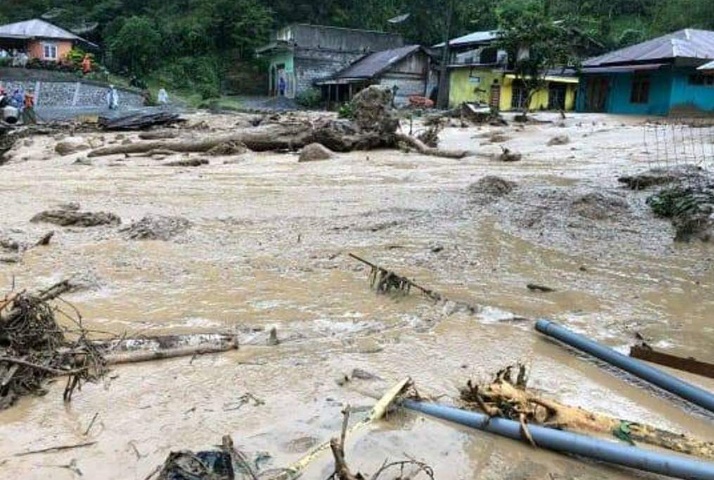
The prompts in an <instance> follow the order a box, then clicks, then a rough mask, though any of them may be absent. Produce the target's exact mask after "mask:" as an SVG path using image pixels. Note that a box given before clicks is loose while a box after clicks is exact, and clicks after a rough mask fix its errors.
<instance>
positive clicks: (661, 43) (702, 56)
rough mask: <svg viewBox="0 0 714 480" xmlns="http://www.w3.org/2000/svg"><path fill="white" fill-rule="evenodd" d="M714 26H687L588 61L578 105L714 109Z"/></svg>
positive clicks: (650, 111) (665, 111) (625, 109)
mask: <svg viewBox="0 0 714 480" xmlns="http://www.w3.org/2000/svg"><path fill="white" fill-rule="evenodd" d="M712 60H714V32H711V31H707V30H694V29H685V30H680V31H678V32H674V33H671V34H669V35H665V36H662V37H658V38H655V39H652V40H648V41H646V42H643V43H639V44H637V45H633V46H631V47H627V48H623V49H621V50H616V51H614V52H610V53H606V54H605V55H601V56H599V57H595V58H591V59H589V60H587V61H585V62H584V63H583V66H582V72H581V80H580V87H579V89H578V96H577V101H576V109H577V110H578V111H580V112H608V113H622V114H632V115H670V114H688V113H697V112H710V113H712V114H714V69H712V68H711V62H712Z"/></svg>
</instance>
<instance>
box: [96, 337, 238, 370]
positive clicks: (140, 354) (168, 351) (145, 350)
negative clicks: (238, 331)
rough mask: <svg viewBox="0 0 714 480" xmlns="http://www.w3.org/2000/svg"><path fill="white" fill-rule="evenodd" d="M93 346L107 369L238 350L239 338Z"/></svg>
mask: <svg viewBox="0 0 714 480" xmlns="http://www.w3.org/2000/svg"><path fill="white" fill-rule="evenodd" d="M94 345H95V346H96V347H98V348H100V349H101V350H102V351H104V352H106V354H105V359H106V362H107V365H118V364H123V363H138V362H149V361H154V360H163V359H167V358H178V357H190V356H194V355H207V354H211V353H223V352H227V351H230V350H237V349H238V346H239V345H238V338H237V337H236V336H234V335H230V334H223V333H204V334H192V335H160V336H154V337H142V338H128V339H127V338H125V339H120V340H112V341H109V342H95V343H94Z"/></svg>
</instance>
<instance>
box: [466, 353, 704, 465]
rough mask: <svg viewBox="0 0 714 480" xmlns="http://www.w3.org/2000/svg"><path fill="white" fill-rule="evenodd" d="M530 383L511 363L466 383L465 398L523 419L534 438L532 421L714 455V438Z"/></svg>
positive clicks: (492, 413)
mask: <svg viewBox="0 0 714 480" xmlns="http://www.w3.org/2000/svg"><path fill="white" fill-rule="evenodd" d="M527 383H528V372H527V369H526V367H525V366H524V365H521V364H518V365H514V366H509V367H507V368H504V369H503V370H501V371H500V372H498V373H497V374H496V375H495V378H494V380H493V381H492V382H491V383H489V384H486V385H475V384H473V383H472V382H471V381H468V382H467V384H466V387H465V388H463V389H461V400H462V401H463V402H464V403H465V406H466V408H471V409H478V410H481V411H483V412H484V413H486V414H487V415H489V416H491V417H504V418H508V419H511V420H516V421H519V422H520V423H521V425H522V432H523V435H524V437H525V438H526V439H528V440H531V441H532V439H530V438H529V434H528V429H527V427H526V425H527V424H529V423H532V424H537V425H542V426H545V427H550V428H557V429H559V430H569V431H573V432H578V433H584V434H591V435H592V434H594V435H603V434H604V435H614V436H615V437H617V438H619V439H620V440H623V441H626V442H628V443H630V444H633V445H634V443H635V442H641V443H647V444H650V445H655V446H658V447H661V448H666V449H668V450H672V451H675V452H679V453H686V454H690V455H696V456H699V457H703V458H707V459H712V458H714V442H705V441H702V440H699V439H696V438H691V437H687V436H685V435H683V434H678V433H673V432H669V431H666V430H662V429H659V428H656V427H653V426H650V425H645V424H641V423H636V422H630V421H627V420H621V419H618V418H613V417H609V416H607V415H602V414H599V413H594V412H589V411H587V410H585V409H583V408H578V407H571V406H568V405H564V404H562V403H559V402H556V401H554V400H550V399H546V398H542V397H539V396H538V395H537V394H535V393H534V392H532V391H530V390H528V389H527Z"/></svg>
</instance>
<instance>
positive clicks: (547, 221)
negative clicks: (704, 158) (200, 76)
mask: <svg viewBox="0 0 714 480" xmlns="http://www.w3.org/2000/svg"><path fill="white" fill-rule="evenodd" d="M540 117H541V118H545V119H548V118H549V117H548V116H547V115H540ZM552 119H553V120H554V122H553V123H547V124H529V125H527V126H525V127H522V126H518V125H516V126H509V127H490V126H486V127H481V128H479V127H468V128H460V127H449V128H447V129H446V130H445V131H444V132H442V134H441V139H442V142H441V146H443V147H446V148H467V149H471V150H474V151H475V152H476V153H477V155H474V156H470V157H467V158H465V159H462V160H449V159H441V158H434V157H425V156H421V155H418V154H416V153H404V152H400V151H378V152H353V153H349V154H339V155H338V156H337V158H336V159H333V160H328V161H321V162H310V163H298V162H297V155H296V154H292V153H285V154H275V153H271V154H267V153H266V154H256V153H247V154H243V155H239V156H227V157H205V156H203V155H197V154H192V155H191V156H190V157H191V158H194V157H195V158H204V157H205V158H208V160H209V162H210V163H209V164H208V165H202V166H199V167H177V166H166V165H164V163H166V162H170V161H174V160H179V159H185V156H184V155H175V156H172V157H168V158H164V159H161V160H157V159H156V158H148V157H131V158H126V157H125V156H123V155H118V156H111V157H102V158H87V150H80V151H78V152H77V153H71V154H68V155H65V156H60V155H58V154H57V153H55V146H56V144H57V142H58V141H61V140H65V139H63V138H60V137H59V136H56V137H52V136H37V137H33V138H30V139H27V140H23V141H22V142H21V144H20V145H19V146H18V147H17V148H16V149H15V150H14V151H13V152H11V158H12V160H11V161H10V162H9V163H7V164H6V165H4V166H2V167H0V172H1V173H2V175H0V191H2V195H1V196H0V216H1V217H0V218H2V224H0V228H1V230H2V231H1V232H0V233H1V234H2V236H3V237H8V238H12V239H14V240H16V241H25V242H33V241H36V240H37V239H38V238H39V237H41V236H42V235H43V234H44V233H46V232H47V231H48V230H55V231H56V234H55V236H54V238H53V239H52V242H51V244H50V246H48V247H42V248H33V249H30V250H28V251H26V252H25V253H24V254H22V255H21V256H17V255H14V254H12V255H11V254H3V258H5V259H6V261H7V262H10V263H1V264H0V279H1V280H0V282H2V283H1V284H0V287H1V288H2V289H4V290H5V291H8V290H10V288H11V287H12V285H13V284H14V285H16V286H18V287H20V288H36V287H42V286H46V285H49V284H51V283H52V282H54V281H57V280H60V279H62V278H66V277H70V276H74V277H75V278H76V279H78V280H80V281H81V284H82V286H83V288H82V289H80V290H78V291H77V292H76V293H74V294H71V295H69V296H67V300H69V301H71V302H72V303H73V304H74V305H75V306H76V307H77V308H78V309H79V310H80V311H81V312H82V315H83V317H84V319H85V322H86V324H87V325H89V326H91V328H93V329H95V330H98V331H102V332H109V333H114V334H121V333H123V332H129V333H130V334H136V333H183V332H196V331H215V330H221V331H226V330H227V331H235V332H238V333H239V335H240V337H241V340H242V343H243V344H244V345H243V346H242V348H241V349H240V350H239V351H236V352H231V353H226V354H221V355H215V356H205V357H200V358H196V359H194V360H191V359H188V358H186V359H176V360H166V361H163V362H156V363H147V364H141V365H131V366H123V367H119V368H115V369H113V371H112V373H111V374H110V375H109V376H108V377H107V378H106V379H105V380H104V381H103V382H101V383H99V384H90V385H85V386H84V387H83V388H82V391H81V392H77V393H76V394H75V396H74V399H73V401H72V403H71V404H69V405H64V404H63V403H62V395H61V391H62V388H63V384H62V382H58V383H57V384H55V385H52V386H51V388H50V389H49V393H48V394H47V395H46V396H44V397H42V398H29V399H25V400H23V401H22V402H21V403H20V404H19V406H17V407H15V408H13V409H10V410H7V411H4V412H0V435H1V436H2V438H3V441H2V442H1V443H0V466H1V468H2V471H3V473H5V474H6V476H7V477H8V478H10V477H12V478H23V479H35V478H36V479H40V478H43V479H44V478H57V479H65V478H67V479H70V478H77V477H78V474H77V472H76V470H73V469H71V468H66V466H67V465H70V462H72V461H73V460H76V461H75V463H74V464H72V465H74V466H75V468H77V469H79V470H80V471H81V472H82V474H83V476H84V478H102V479H143V478H145V477H146V476H147V475H148V474H149V473H150V472H151V471H152V470H153V469H154V467H155V466H156V465H158V464H160V463H162V461H163V459H164V458H165V456H166V455H167V453H168V452H169V451H171V450H177V449H183V448H191V449H201V448H205V447H208V446H211V445H214V444H216V443H218V442H219V440H220V437H221V436H222V435H224V434H230V435H232V437H233V439H234V441H235V443H236V445H238V446H240V447H242V448H243V449H244V450H246V451H247V452H249V453H252V454H255V453H256V452H260V451H264V452H268V453H269V455H270V459H269V462H268V463H267V464H266V465H267V466H269V467H280V466H285V465H288V464H289V463H291V462H293V461H295V460H297V459H299V458H300V457H301V456H302V455H303V454H304V453H305V452H306V451H308V450H309V449H310V448H311V447H312V446H313V445H315V444H317V443H320V442H322V441H324V440H327V439H329V438H330V437H331V436H333V435H335V434H336V432H338V431H339V428H340V423H341V415H340V410H341V408H342V405H343V403H345V402H349V403H350V404H351V405H353V406H367V405H370V404H371V403H372V402H373V399H372V398H370V397H369V396H367V395H365V394H364V392H365V391H369V392H373V393H379V392H382V391H384V390H386V388H388V386H389V385H391V384H393V383H394V382H395V381H397V380H399V379H401V378H403V377H405V376H411V377H412V378H413V379H414V380H415V381H416V384H417V386H419V387H420V390H421V391H423V392H426V393H430V394H435V395H447V396H448V397H451V398H455V397H456V396H457V394H458V390H457V389H458V387H459V386H460V385H462V384H464V383H465V381H466V380H467V379H468V378H474V379H477V380H486V379H487V378H488V377H489V375H490V374H491V373H492V372H494V371H496V370H498V369H500V368H502V367H504V366H506V365H508V364H510V363H513V362H515V361H518V360H525V361H528V362H530V363H531V364H532V375H531V379H532V380H531V381H532V385H533V386H534V387H536V388H538V389H540V390H542V392H543V394H544V395H546V396H552V397H555V398H557V399H559V400H561V401H563V402H565V403H569V404H573V405H579V406H583V407H587V408H589V409H592V410H596V411H599V412H602V413H606V414H610V415H613V416H616V417H619V418H627V419H630V420H635V421H643V422H648V423H652V424H655V425H657V426H661V427H665V428H668V429H671V430H676V431H681V432H686V433H689V434H692V435H696V436H700V437H704V438H706V439H709V440H711V439H712V438H714V425H713V424H712V422H711V420H712V419H711V417H707V416H706V415H705V414H704V413H702V412H701V411H695V410H693V409H692V408H691V407H689V406H687V405H686V404H684V403H683V402H681V401H678V400H676V399H673V398H671V397H666V396H664V395H663V394H661V393H658V392H654V391H652V390H651V389H649V388H647V387H645V386H644V385H642V384H637V383H634V382H633V381H632V379H630V378H627V379H623V378H619V377H618V376H617V375H616V374H614V373H613V372H611V371H608V370H607V369H603V368H602V366H598V365H597V364H595V363H594V362H593V361H591V360H589V359H587V358H585V357H580V356H578V355H576V354H575V353H573V352H570V351H568V350H566V349H564V348H563V347H562V346H559V345H557V344H555V343H553V342H551V341H549V340H546V339H544V338H543V337H541V336H539V335H538V334H537V333H535V332H534V330H533V324H532V322H530V321H527V320H520V321H514V320H513V318H514V316H516V317H526V318H540V317H547V318H550V319H554V320H556V321H558V322H561V323H563V324H565V325H567V326H569V327H570V328H572V329H574V330H577V331H579V332H582V333H585V334H587V335H589V336H591V337H593V338H595V339H596V340H599V341H602V342H604V343H606V344H609V345H611V346H613V347H616V348H618V349H622V350H623V351H624V350H625V349H626V348H627V346H628V345H630V344H632V343H633V342H634V335H635V332H639V333H640V334H641V335H642V336H644V337H646V338H647V339H648V340H649V341H650V343H651V344H652V345H654V346H656V347H658V348H661V349H663V350H667V351H670V352H672V353H676V354H679V355H684V356H694V357H697V358H699V359H701V360H705V361H714V357H712V351H711V345H712V344H714V325H713V324H712V314H711V312H712V311H714V293H713V290H712V289H713V288H714V270H713V263H712V262H713V261H714V260H713V258H714V246H712V245H711V244H705V243H702V242H693V243H677V244H675V243H674V242H673V240H672V239H673V236H674V231H673V228H672V226H671V225H670V223H669V222H668V221H666V220H662V219H658V218H656V217H655V216H654V215H653V214H652V213H651V212H650V210H649V207H648V206H647V205H646V204H645V200H646V198H647V196H648V195H649V193H648V192H647V191H643V192H633V191H630V190H626V189H624V187H622V186H621V185H619V184H618V182H617V177H618V176H620V175H623V174H628V173H633V172H638V171H641V170H644V169H647V168H650V167H653V166H659V163H660V162H661V161H662V159H660V158H658V157H657V155H656V154H655V153H653V152H652V151H651V150H650V149H648V148H646V146H645V145H643V126H642V122H643V120H642V119H630V118H622V117H607V116H594V115H570V116H569V117H568V118H567V119H566V120H564V121H562V122H561V120H560V119H559V118H556V117H555V116H554V117H552ZM191 123H192V124H194V125H198V126H199V127H204V128H200V129H195V130H194V135H196V136H197V137H201V136H207V135H211V134H213V133H217V132H220V131H229V130H231V129H232V128H233V127H234V126H235V124H236V123H241V124H244V123H245V121H244V120H242V119H239V118H237V117H233V116H210V115H208V114H205V115H197V116H195V117H193V118H192V119H191ZM494 133H498V134H499V135H500V136H501V138H498V137H496V138H494V137H493V134H494ZM562 135H567V136H568V138H569V142H568V143H566V144H564V145H552V146H549V145H548V143H549V141H550V140H551V139H552V138H553V137H555V136H562ZM492 140H497V141H496V142H493V141H492ZM134 141H139V140H137V138H136V135H135V134H106V133H105V134H98V133H87V134H78V135H77V138H74V139H72V140H70V143H73V144H74V145H75V146H76V145H82V146H81V147H80V148H84V146H86V147H89V146H91V147H99V146H103V145H110V144H118V143H121V142H134ZM501 146H504V147H507V148H509V149H511V150H513V151H517V152H520V153H522V154H523V159H522V161H520V162H514V163H503V162H498V161H495V160H493V159H492V158H490V157H491V156H492V155H496V154H498V153H500V152H501ZM705 166H706V165H705ZM486 176H498V177H501V178H502V179H506V180H508V181H509V182H513V184H508V185H509V186H508V188H505V189H504V188H501V187H499V186H498V185H497V186H496V187H495V188H494V186H493V183H494V182H493V181H490V180H487V181H483V180H482V179H483V177H486ZM496 183H498V182H496ZM499 185H500V184H499ZM68 202H77V203H79V204H80V208H81V210H82V211H90V212H97V211H104V212H110V213H113V214H115V215H118V216H119V217H120V218H121V225H105V226H95V227H73V226H70V227H58V226H54V225H49V224H46V223H31V222H30V219H31V218H32V217H33V216H34V215H36V214H37V213H38V212H40V211H43V210H47V209H53V208H55V207H57V206H58V205H60V204H66V203H68ZM147 216H149V217H152V218H156V217H157V216H162V217H174V218H172V219H166V218H164V219H163V220H161V222H163V223H161V225H160V228H159V230H160V232H159V234H155V233H156V232H153V230H152V228H153V225H154V224H153V223H152V221H151V220H144V221H143V222H142V223H138V224H135V223H134V222H140V221H142V219H144V218H145V217H147ZM147 232H148V234H147ZM152 232H153V233H152ZM167 232H168V233H167ZM349 252H353V253H356V254H358V255H360V256H362V257H365V258H367V259H369V260H372V261H374V262H375V263H378V264H380V265H383V266H385V267H388V268H391V269H393V270H396V271H398V272H400V273H403V274H405V275H408V276H409V277H410V278H413V279H415V280H416V281H417V282H418V283H420V284H423V285H425V286H428V287H430V288H433V289H435V290H437V291H439V292H441V293H442V294H444V295H446V296H448V297H450V298H452V299H454V300H463V301H467V302H469V303H472V304H478V305H481V306H482V307H481V310H480V312H479V313H478V314H476V315H473V314H470V313H468V312H463V311H460V310H459V309H458V308H455V307H454V305H453V304H449V303H447V304H446V305H443V304H440V305H432V304H430V303H429V302H428V301H426V300H425V299H423V298H421V297H419V296H417V295H411V296H409V297H402V298H399V299H392V298H389V297H384V296H377V295H375V294H374V293H373V292H371V291H370V290H369V287H368V283H367V274H368V271H367V270H366V269H365V268H364V267H363V266H362V265H361V264H359V263H357V262H355V261H353V260H352V259H350V258H349V257H348V255H347V253H349ZM13 261H16V262H17V263H11V262H13ZM528 283H537V284H541V285H546V286H549V287H552V288H554V289H555V290H556V291H555V292H552V293H539V292H532V291H530V290H528V289H527V288H526V284H528ZM272 327H276V328H277V330H278V334H279V337H280V338H281V340H282V342H281V344H280V345H279V346H272V347H270V346H267V337H268V334H267V333H266V332H267V331H268V330H269V329H270V328H272ZM355 368H359V369H362V370H366V371H368V372H371V373H373V374H374V375H377V376H379V377H380V378H381V379H382V380H358V381H355V382H351V383H348V384H347V385H343V386H340V385H338V383H337V382H336V381H335V379H336V378H338V377H341V376H343V375H344V374H349V373H350V372H351V371H352V370H353V369H355ZM677 375H680V376H682V377H684V378H686V379H687V380H690V381H692V382H694V383H696V384H699V385H702V386H704V387H707V388H710V389H714V382H712V381H706V380H703V379H701V378H699V377H695V376H692V375H687V374H683V373H677ZM248 392H249V393H251V394H253V395H255V396H256V397H258V398H260V399H262V400H263V401H264V402H265V403H264V404H263V405H257V406H256V405H254V404H246V405H241V403H240V401H239V398H240V397H241V396H242V395H244V394H245V393H248ZM442 400H443V401H448V399H447V398H443V399H442ZM95 414H98V416H97V420H96V423H95V425H94V426H93V428H92V429H91V431H90V433H89V434H88V435H86V436H85V435H84V432H85V430H86V429H87V426H88V425H89V423H90V421H91V419H92V418H93V417H94V415H95ZM87 441H95V442H96V444H94V445H91V446H88V447H86V448H83V449H77V450H69V451H65V452H60V453H54V454H44V455H32V456H20V457H16V456H14V455H15V454H17V453H21V452H25V451H28V450H34V449H41V448H44V447H52V446H56V445H64V444H75V443H81V442H87ZM404 453H407V454H409V455H412V456H414V457H416V458H418V459H420V460H423V461H425V462H427V463H429V464H430V465H432V466H433V467H434V470H435V472H436V477H437V478H440V479H464V480H471V479H494V480H495V479H550V478H559V479H565V478H581V479H595V478H603V479H605V478H632V477H633V476H638V475H639V476H641V477H643V478H653V477H647V476H645V475H641V474H636V473H633V472H631V471H628V470H623V469H616V468H611V467H608V466H605V465H602V464H597V463H592V462H587V461H582V460H577V459H572V458H568V457H565V456H561V455H557V454H551V453H548V452H545V451H542V450H533V449H532V448H530V447H528V446H526V445H525V444H523V445H521V444H517V443H515V442H512V441H508V440H502V439H497V438H495V437H493V436H490V435H486V434H482V433H479V432H474V431H469V430H466V429H462V428H459V427H457V426H454V425H450V424H445V423H442V422H438V421H434V420H431V419H424V418H422V417H417V416H413V415H409V414H402V413H400V414H399V415H397V416H396V417H392V418H390V419H389V421H387V422H384V423H382V424H380V425H379V426H378V427H375V428H374V429H372V430H369V431H366V432H362V433H360V434H356V435H355V436H354V437H353V438H352V439H351V441H350V442H348V449H347V455H348V461H349V462H350V465H351V466H352V467H353V469H355V470H356V469H359V470H361V471H367V472H374V471H375V470H376V469H377V468H378V467H379V466H380V465H381V463H382V462H383V461H384V459H385V458H387V457H388V458H390V459H396V458H400V457H403V456H404ZM331 464H332V460H331V458H330V457H329V455H325V456H323V457H320V458H319V459H318V460H317V461H315V462H314V463H313V464H312V466H311V469H310V470H309V471H308V472H306V475H305V478H315V479H322V478H325V477H327V476H328V474H329V473H330V467H331Z"/></svg>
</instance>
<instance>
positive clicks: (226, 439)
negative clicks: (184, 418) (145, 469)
mask: <svg viewBox="0 0 714 480" xmlns="http://www.w3.org/2000/svg"><path fill="white" fill-rule="evenodd" d="M281 473H282V471H266V472H261V471H260V462H259V458H258V459H256V460H253V461H251V460H249V459H248V457H247V456H246V455H245V454H244V453H242V452H240V451H239V450H237V449H236V448H235V447H234V446H233V440H232V439H231V437H230V436H228V435H224V436H223V440H222V443H221V446H220V448H219V449H214V450H204V451H200V452H192V451H190V450H181V451H178V452H171V453H170V454H169V456H168V457H167V459H166V461H165V462H164V464H163V465H162V466H160V467H159V468H157V469H156V470H155V471H154V472H153V473H152V474H151V475H149V476H148V477H147V478H146V480H152V479H153V480H257V479H258V478H261V479H266V480H267V479H278V478H280V475H281ZM284 478H289V477H284Z"/></svg>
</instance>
